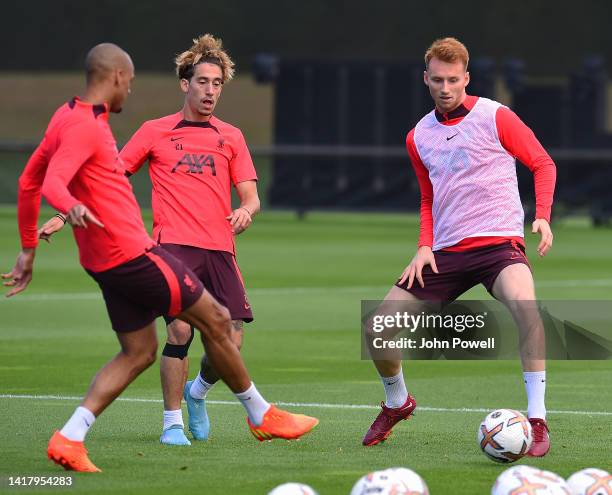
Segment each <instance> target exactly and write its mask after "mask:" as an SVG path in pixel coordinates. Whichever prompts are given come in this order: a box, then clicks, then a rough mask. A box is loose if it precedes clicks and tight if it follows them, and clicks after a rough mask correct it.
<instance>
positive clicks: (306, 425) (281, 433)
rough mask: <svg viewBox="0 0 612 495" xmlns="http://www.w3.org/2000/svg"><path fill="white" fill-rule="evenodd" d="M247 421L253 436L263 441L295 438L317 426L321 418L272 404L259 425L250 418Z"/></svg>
mask: <svg viewBox="0 0 612 495" xmlns="http://www.w3.org/2000/svg"><path fill="white" fill-rule="evenodd" d="M247 423H248V425H249V428H250V429H251V433H252V434H253V436H254V437H255V438H257V440H259V441H260V442H263V441H264V440H272V439H273V438H284V439H286V440H295V439H297V438H300V437H301V436H302V435H305V434H306V433H308V432H309V431H310V430H312V429H313V428H314V427H315V426H317V425H318V424H319V420H318V419H317V418H312V417H310V416H305V415H303V414H293V413H290V412H288V411H283V410H282V409H279V408H277V407H276V406H275V405H274V404H272V405H271V406H270V409H268V410H267V411H266V414H264V418H263V421H262V423H261V424H260V425H259V426H255V425H254V424H253V423H251V420H250V419H249V418H247Z"/></svg>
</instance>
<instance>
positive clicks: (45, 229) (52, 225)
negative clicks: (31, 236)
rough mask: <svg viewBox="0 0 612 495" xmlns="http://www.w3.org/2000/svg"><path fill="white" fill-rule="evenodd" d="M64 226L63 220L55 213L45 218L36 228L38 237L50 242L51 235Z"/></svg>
mask: <svg viewBox="0 0 612 495" xmlns="http://www.w3.org/2000/svg"><path fill="white" fill-rule="evenodd" d="M63 228H64V220H62V219H61V218H60V217H59V216H57V215H55V216H53V217H51V218H50V219H49V220H47V221H46V222H45V223H44V224H43V226H42V227H41V228H40V229H38V238H39V239H42V240H43V241H47V242H51V236H52V235H53V234H55V233H56V232H59V231H60V230H62V229H63Z"/></svg>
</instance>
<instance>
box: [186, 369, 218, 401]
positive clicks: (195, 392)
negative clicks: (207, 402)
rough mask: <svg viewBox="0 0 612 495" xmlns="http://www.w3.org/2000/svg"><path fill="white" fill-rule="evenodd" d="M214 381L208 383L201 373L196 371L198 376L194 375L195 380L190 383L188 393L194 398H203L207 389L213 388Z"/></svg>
mask: <svg viewBox="0 0 612 495" xmlns="http://www.w3.org/2000/svg"><path fill="white" fill-rule="evenodd" d="M213 385H214V383H208V382H207V381H206V380H204V378H202V375H200V374H199V373H198V376H196V377H195V380H193V382H192V383H191V388H190V389H189V395H191V397H193V398H194V399H204V398H205V397H206V394H207V393H208V391H209V390H210V389H211V388H213Z"/></svg>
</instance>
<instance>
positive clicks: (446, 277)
mask: <svg viewBox="0 0 612 495" xmlns="http://www.w3.org/2000/svg"><path fill="white" fill-rule="evenodd" d="M434 257H435V259H436V266H437V267H438V273H437V274H436V273H434V272H433V270H432V269H431V267H430V266H429V265H427V266H426V267H424V268H423V282H424V283H425V287H424V288H421V286H420V285H419V282H418V280H416V279H415V280H414V282H413V283H412V287H411V288H410V289H408V288H407V285H408V281H407V280H406V281H405V282H404V283H403V284H400V283H399V282H398V283H396V284H395V285H396V286H397V287H399V288H400V289H404V290H406V291H408V292H410V293H411V294H413V295H414V296H416V297H417V298H418V299H422V300H426V301H449V302H450V301H454V300H455V299H457V298H458V297H459V296H460V295H461V294H463V293H464V292H466V291H468V290H469V289H471V288H472V287H474V286H475V285H478V284H482V285H484V286H485V288H486V289H487V290H488V291H489V293H491V295H493V293H492V290H493V284H494V283H495V279H496V278H497V276H498V275H499V274H500V272H501V271H502V270H503V269H504V268H506V267H507V266H509V265H514V264H515V263H523V264H525V265H527V266H528V267H529V269H531V266H530V265H529V261H528V260H527V256H526V255H525V250H524V249H523V247H522V246H521V245H519V244H518V243H516V242H512V241H508V242H504V243H502V244H496V245H494V246H487V247H483V248H477V249H472V250H470V251H461V252H451V251H435V252H434Z"/></svg>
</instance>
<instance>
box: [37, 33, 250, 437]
mask: <svg viewBox="0 0 612 495" xmlns="http://www.w3.org/2000/svg"><path fill="white" fill-rule="evenodd" d="M175 64H176V73H177V76H178V77H179V80H180V87H181V90H182V92H183V93H184V95H185V101H184V105H183V108H182V109H181V110H180V111H179V112H177V113H174V114H172V115H168V116H165V117H162V118H160V119H155V120H150V121H147V122H145V123H144V124H143V125H142V126H141V127H140V129H138V131H136V133H135V134H134V136H133V137H132V138H131V139H130V140H129V141H128V143H127V144H126V145H125V146H124V148H123V149H122V150H121V152H120V154H119V156H120V157H121V159H122V161H123V164H124V166H125V169H126V173H127V175H132V174H134V173H136V172H137V171H138V170H139V169H140V168H141V166H142V165H143V164H144V162H145V161H147V160H148V161H149V173H150V177H151V182H152V184H153V192H152V195H153V201H152V206H153V237H154V239H155V240H156V242H157V243H158V244H160V245H161V246H163V247H164V249H166V251H169V252H170V253H172V254H173V255H174V256H175V257H177V258H178V259H180V260H181V261H182V262H183V263H184V264H185V265H187V267H189V268H190V269H191V270H192V271H193V272H194V273H195V274H196V275H197V276H198V278H199V279H200V280H201V281H202V283H203V284H204V287H205V288H206V290H207V291H209V292H210V293H211V294H212V295H213V297H214V298H215V299H216V300H217V301H219V302H220V303H221V304H223V305H224V306H226V307H227V308H228V310H229V312H230V315H231V318H232V327H233V329H234V331H233V332H232V340H233V341H234V343H235V344H236V345H237V346H238V348H240V347H241V344H242V334H243V322H244V321H246V322H250V321H252V320H253V315H252V312H251V307H250V304H249V301H248V299H247V296H246V293H245V289H244V285H243V282H242V278H241V275H240V270H239V269H238V265H237V264H236V260H235V245H234V235H235V234H240V233H241V232H243V231H244V230H245V229H247V228H248V227H249V226H250V225H251V222H252V217H253V216H254V215H255V214H256V213H257V212H258V211H259V207H260V203H259V196H258V194H257V182H256V180H257V174H256V172H255V168H254V166H253V162H252V160H251V156H250V153H249V150H248V148H247V145H246V142H245V140H244V137H243V135H242V133H241V132H240V130H238V129H237V128H235V127H233V126H231V125H229V124H227V123H225V122H223V121H221V120H220V119H218V118H216V117H214V116H213V112H214V109H215V107H216V104H217V103H218V101H219V97H220V96H221V91H222V89H223V85H224V84H225V83H226V82H227V81H229V80H231V79H232V77H233V75H234V63H233V62H232V60H231V59H230V57H229V56H228V54H227V53H226V52H225V51H224V50H223V47H222V42H221V40H219V39H215V38H214V37H213V36H211V35H210V34H206V35H204V36H200V37H199V38H198V39H196V40H194V44H193V46H192V47H191V48H189V50H187V51H185V52H183V53H182V54H180V55H179V56H178V57H177V58H176V60H175ZM232 184H234V186H235V188H236V191H237V193H238V196H239V199H240V206H239V207H238V208H236V209H235V210H233V211H232V208H231V185H232ZM58 218H59V220H58ZM61 218H62V217H61V216H59V215H56V217H55V218H53V219H51V220H50V221H49V222H47V223H46V224H45V225H44V226H43V227H42V228H41V229H40V234H41V236H42V237H44V238H47V239H48V238H49V237H50V235H51V234H53V233H54V232H55V231H57V230H59V229H60V228H61V227H62V226H63V222H62V221H61ZM164 318H165V319H166V323H167V331H168V341H167V343H166V345H165V347H164V349H163V351H162V357H161V362H160V374H161V381H162V393H163V398H164V416H163V431H162V435H161V438H160V441H161V443H163V444H168V445H190V443H191V442H190V441H189V440H188V439H187V437H186V436H185V433H184V431H183V416H182V412H181V398H182V397H183V395H184V397H185V401H186V403H187V407H188V411H189V429H190V431H191V433H192V435H193V437H194V438H195V439H196V440H206V439H207V438H208V435H209V430H210V423H209V420H208V415H207V413H206V406H205V401H204V399H205V397H206V394H207V393H208V391H209V390H210V389H211V388H212V387H213V385H214V384H215V383H216V382H217V381H218V380H219V376H218V374H217V373H216V372H215V370H214V368H213V367H212V366H211V364H210V360H209V359H208V358H207V357H206V355H204V357H203V358H202V362H201V369H200V372H199V374H198V375H197V376H196V378H195V379H194V380H193V381H190V382H188V383H187V384H185V375H186V373H187V371H188V362H187V361H188V360H187V352H188V350H189V346H190V344H191V341H192V338H193V330H192V328H191V326H190V325H189V324H188V323H185V322H184V321H182V320H178V319H175V318H173V317H170V316H167V315H166V316H164ZM185 385H186V386H185Z"/></svg>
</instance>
